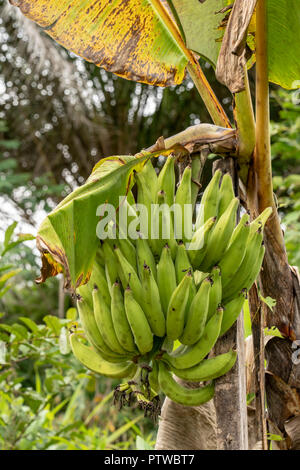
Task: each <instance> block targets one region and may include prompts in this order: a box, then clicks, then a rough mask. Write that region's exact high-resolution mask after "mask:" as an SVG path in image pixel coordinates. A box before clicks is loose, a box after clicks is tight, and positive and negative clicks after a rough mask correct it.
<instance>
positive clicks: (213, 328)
mask: <svg viewBox="0 0 300 470" xmlns="http://www.w3.org/2000/svg"><path fill="white" fill-rule="evenodd" d="M222 317H223V308H221V307H219V308H218V310H217V312H216V313H215V314H214V315H213V317H212V318H211V319H210V320H209V321H208V323H207V324H206V326H205V329H204V333H203V335H202V336H201V338H200V339H199V341H197V343H195V344H193V345H192V346H185V347H183V348H180V349H181V351H180V352H177V351H176V350H175V351H174V353H171V354H168V353H164V354H163V355H162V360H163V361H165V362H167V364H169V365H170V366H172V367H176V368H177V369H187V368H189V367H193V366H195V365H196V364H199V362H200V361H202V359H204V358H205V356H207V354H208V353H209V352H210V351H211V349H212V348H213V347H214V345H215V343H216V341H217V339H218V337H219V332H220V328H221V323H222Z"/></svg>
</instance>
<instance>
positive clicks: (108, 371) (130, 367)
mask: <svg viewBox="0 0 300 470" xmlns="http://www.w3.org/2000/svg"><path fill="white" fill-rule="evenodd" d="M70 345H71V348H72V351H73V354H74V356H75V357H76V358H77V359H78V360H79V361H80V362H81V363H82V364H83V365H84V366H85V367H87V368H88V369H90V370H92V371H93V372H96V373H97V374H100V375H104V376H105V377H111V378H125V377H129V378H131V377H133V376H134V373H135V372H136V370H137V366H136V365H135V364H133V363H132V362H120V363H111V362H108V361H105V360H104V359H103V358H102V357H101V356H100V355H99V354H97V352H96V351H93V350H92V349H91V348H89V347H88V346H85V345H84V344H83V343H82V342H81V341H80V339H79V337H78V335H77V334H75V333H73V334H71V335H70Z"/></svg>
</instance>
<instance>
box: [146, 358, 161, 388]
mask: <svg viewBox="0 0 300 470" xmlns="http://www.w3.org/2000/svg"><path fill="white" fill-rule="evenodd" d="M148 380H149V384H150V387H151V388H152V389H153V390H154V391H155V392H156V393H159V383H158V364H157V361H152V370H151V371H150V372H149V375H148Z"/></svg>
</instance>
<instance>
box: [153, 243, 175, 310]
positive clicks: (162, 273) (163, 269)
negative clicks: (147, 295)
mask: <svg viewBox="0 0 300 470" xmlns="http://www.w3.org/2000/svg"><path fill="white" fill-rule="evenodd" d="M157 285H158V290H159V296H160V300H161V305H162V308H163V312H164V314H165V315H167V310H168V305H169V301H170V298H171V295H172V294H173V292H174V290H175V289H176V285H177V284H176V272H175V266H174V263H173V261H172V256H171V252H170V248H169V246H168V245H165V246H164V248H163V250H162V253H161V257H160V260H159V263H158V266H157Z"/></svg>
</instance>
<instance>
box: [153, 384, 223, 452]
mask: <svg viewBox="0 0 300 470" xmlns="http://www.w3.org/2000/svg"><path fill="white" fill-rule="evenodd" d="M179 382H180V381H179ZM181 382H182V381H181ZM184 385H185V386H194V387H195V384H188V383H187V382H184ZM216 448H217V440H216V414H215V409H214V404H213V401H209V402H208V403H204V404H203V405H201V406H183V405H179V404H178V403H174V402H173V401H172V400H170V399H169V398H166V399H165V401H164V404H163V407H162V412H161V417H160V421H159V428H158V434H157V440H156V446H155V449H156V450H213V449H216Z"/></svg>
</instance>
